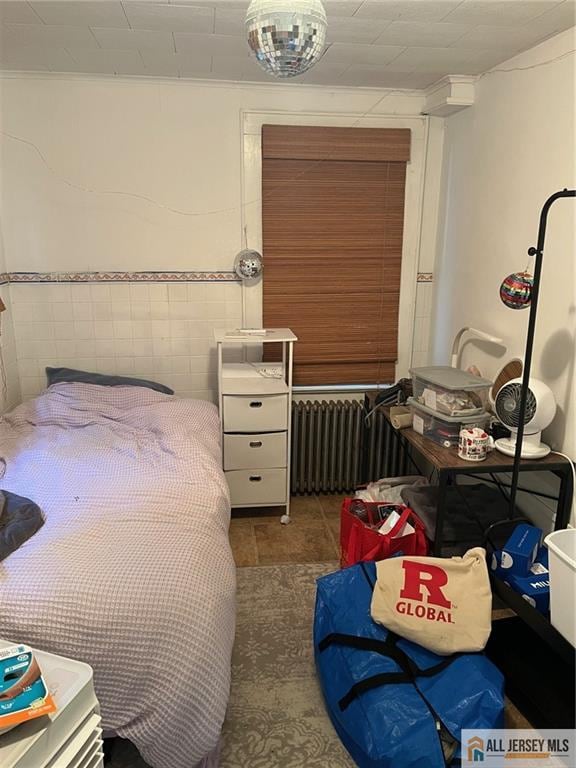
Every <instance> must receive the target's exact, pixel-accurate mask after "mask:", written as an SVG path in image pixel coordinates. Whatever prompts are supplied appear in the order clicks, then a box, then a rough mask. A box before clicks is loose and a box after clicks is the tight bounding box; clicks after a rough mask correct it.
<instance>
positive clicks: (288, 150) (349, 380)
mask: <svg viewBox="0 0 576 768" xmlns="http://www.w3.org/2000/svg"><path fill="white" fill-rule="evenodd" d="M409 159H410V131H409V130H408V129H387V128H323V127H305V126H280V125H264V126H263V127H262V236H263V251H264V258H265V265H266V267H265V273H264V284H263V317H264V325H265V326H268V327H289V328H292V330H293V331H294V332H295V333H296V334H297V336H298V338H299V342H298V344H296V346H295V364H294V381H295V383H296V384H304V385H306V384H308V385H315V384H355V383H372V382H374V383H386V382H391V381H393V380H394V372H395V362H396V358H397V348H398V304H399V296H400V270H401V259H402V235H403V223H404V187H405V177H406V163H407V162H408V160H409Z"/></svg>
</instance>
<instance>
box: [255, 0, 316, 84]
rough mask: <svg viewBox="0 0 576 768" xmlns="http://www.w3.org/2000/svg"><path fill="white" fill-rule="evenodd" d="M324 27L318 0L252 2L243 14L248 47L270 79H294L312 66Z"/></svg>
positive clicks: (261, 0) (265, 0)
mask: <svg viewBox="0 0 576 768" xmlns="http://www.w3.org/2000/svg"><path fill="white" fill-rule="evenodd" d="M327 26H328V23H327V20H326V11H325V10H324V6H323V5H322V3H321V1H320V0H252V2H251V3H250V6H249V8H248V12H247V14H246V34H247V35H248V45H249V46H250V48H251V49H252V51H253V52H254V54H255V56H256V60H257V61H258V63H259V64H260V66H261V67H262V69H263V70H264V71H265V72H267V73H268V74H269V75H273V76H274V77H295V76H296V75H301V74H302V73H303V72H306V70H307V69H310V67H312V66H314V64H315V63H316V62H317V61H318V59H319V58H320V56H321V54H322V51H323V50H324V45H325V43H326V27H327Z"/></svg>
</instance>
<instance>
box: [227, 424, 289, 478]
mask: <svg viewBox="0 0 576 768" xmlns="http://www.w3.org/2000/svg"><path fill="white" fill-rule="evenodd" d="M287 437H288V435H287V433H286V432H268V433H262V434H250V435H224V469H253V468H254V467H260V468H261V469H269V468H272V467H285V466H286V465H287V463H288V462H287V451H286V441H287Z"/></svg>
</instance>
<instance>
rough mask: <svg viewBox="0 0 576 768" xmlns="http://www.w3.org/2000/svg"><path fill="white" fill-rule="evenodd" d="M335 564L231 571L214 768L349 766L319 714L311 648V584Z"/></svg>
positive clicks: (321, 709)
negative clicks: (226, 697)
mask: <svg viewBox="0 0 576 768" xmlns="http://www.w3.org/2000/svg"><path fill="white" fill-rule="evenodd" d="M337 567H338V564H337V563H332V564H330V563H322V564H316V563H310V564H305V565H277V566H267V567H262V566H261V567H257V568H239V569H238V571H237V574H238V623H237V630H236V644H235V647H234V654H233V658H232V691H231V696H230V704H229V707H228V714H227V717H226V722H225V724H224V732H223V750H222V758H221V768H352V767H353V766H354V765H355V763H353V762H352V760H351V759H350V757H349V756H348V753H347V752H346V751H345V749H344V748H343V747H342V746H341V744H340V741H339V739H338V736H337V735H336V732H335V731H334V729H333V727H332V724H331V723H330V721H329V719H328V716H327V715H326V712H325V709H324V702H323V700H322V694H321V692H320V689H319V686H318V682H317V679H316V670H315V667H314V656H313V647H312V620H313V614H314V599H315V581H316V578H317V577H318V576H322V575H323V574H325V573H330V572H331V571H333V570H335V569H336V568H337Z"/></svg>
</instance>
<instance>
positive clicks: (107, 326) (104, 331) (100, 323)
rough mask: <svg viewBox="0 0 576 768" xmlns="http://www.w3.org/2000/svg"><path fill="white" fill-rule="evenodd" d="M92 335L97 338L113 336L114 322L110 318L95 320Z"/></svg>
mask: <svg viewBox="0 0 576 768" xmlns="http://www.w3.org/2000/svg"><path fill="white" fill-rule="evenodd" d="M94 335H95V336H96V338H97V339H112V338H114V323H113V322H112V321H111V320H95V321H94Z"/></svg>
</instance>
